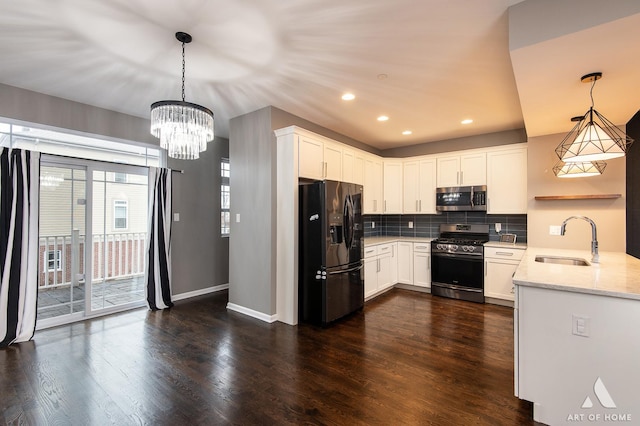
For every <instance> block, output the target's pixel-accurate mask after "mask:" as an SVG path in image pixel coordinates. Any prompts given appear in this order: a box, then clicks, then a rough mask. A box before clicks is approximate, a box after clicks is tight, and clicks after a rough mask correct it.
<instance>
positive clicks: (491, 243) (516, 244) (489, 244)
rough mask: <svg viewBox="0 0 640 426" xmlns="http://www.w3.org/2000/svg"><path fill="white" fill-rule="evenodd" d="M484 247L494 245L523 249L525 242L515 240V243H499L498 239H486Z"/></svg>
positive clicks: (525, 246)
mask: <svg viewBox="0 0 640 426" xmlns="http://www.w3.org/2000/svg"><path fill="white" fill-rule="evenodd" d="M484 246H485V247H496V248H512V249H519V250H524V249H526V248H527V243H518V242H516V243H515V244H513V243H501V242H500V241H487V242H486V243H484Z"/></svg>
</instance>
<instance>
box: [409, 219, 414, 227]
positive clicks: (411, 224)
mask: <svg viewBox="0 0 640 426" xmlns="http://www.w3.org/2000/svg"><path fill="white" fill-rule="evenodd" d="M409 229H413V222H411V221H409Z"/></svg>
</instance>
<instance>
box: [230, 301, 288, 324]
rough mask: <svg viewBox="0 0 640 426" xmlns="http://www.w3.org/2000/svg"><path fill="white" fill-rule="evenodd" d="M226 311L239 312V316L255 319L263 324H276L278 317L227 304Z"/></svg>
mask: <svg viewBox="0 0 640 426" xmlns="http://www.w3.org/2000/svg"><path fill="white" fill-rule="evenodd" d="M227 309H229V310H230V311H235V312H239V313H241V314H244V315H247V316H250V317H253V318H257V319H259V320H260V321H264V322H269V323H271V322H276V321H277V320H278V315H267V314H263V313H262V312H258V311H254V310H253V309H249V308H245V307H244V306H240V305H236V304H235V303H227Z"/></svg>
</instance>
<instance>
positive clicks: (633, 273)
mask: <svg viewBox="0 0 640 426" xmlns="http://www.w3.org/2000/svg"><path fill="white" fill-rule="evenodd" d="M540 256H545V257H560V258H565V259H566V258H567V257H571V258H578V259H584V260H585V261H586V263H587V265H586V266H577V265H570V264H558V263H544V262H539V261H536V257H540ZM590 259H591V255H590V253H589V252H588V251H571V250H558V249H548V248H535V247H534V248H532V247H529V248H528V249H527V250H526V252H525V254H524V257H523V259H522V261H521V262H520V265H519V266H518V268H517V270H516V273H515V275H514V277H513V282H514V284H515V287H516V299H515V306H514V308H515V309H514V332H515V338H514V344H515V351H514V355H515V356H514V361H515V394H516V395H517V396H518V397H519V398H521V399H524V400H528V401H531V402H533V403H534V419H535V420H537V421H539V422H543V423H545V424H550V425H554V424H565V423H566V422H575V421H585V422H587V423H590V424H605V422H614V421H615V422H616V423H620V422H624V423H626V424H633V423H634V422H637V421H638V419H640V409H639V408H638V407H639V406H638V400H639V399H640V388H638V383H640V368H638V360H639V359H640V260H638V259H636V258H634V257H632V256H629V255H627V254H625V253H618V252H602V253H600V263H592V262H591V261H590ZM556 261H557V260H556ZM560 261H562V259H560Z"/></svg>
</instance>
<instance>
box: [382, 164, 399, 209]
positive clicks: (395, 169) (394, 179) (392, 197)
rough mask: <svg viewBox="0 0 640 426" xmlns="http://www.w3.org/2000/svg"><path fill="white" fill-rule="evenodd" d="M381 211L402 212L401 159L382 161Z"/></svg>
mask: <svg viewBox="0 0 640 426" xmlns="http://www.w3.org/2000/svg"><path fill="white" fill-rule="evenodd" d="M383 177H384V191H383V195H384V206H383V213H386V214H401V213H402V184H403V182H402V161H394V160H385V161H384V171H383Z"/></svg>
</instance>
